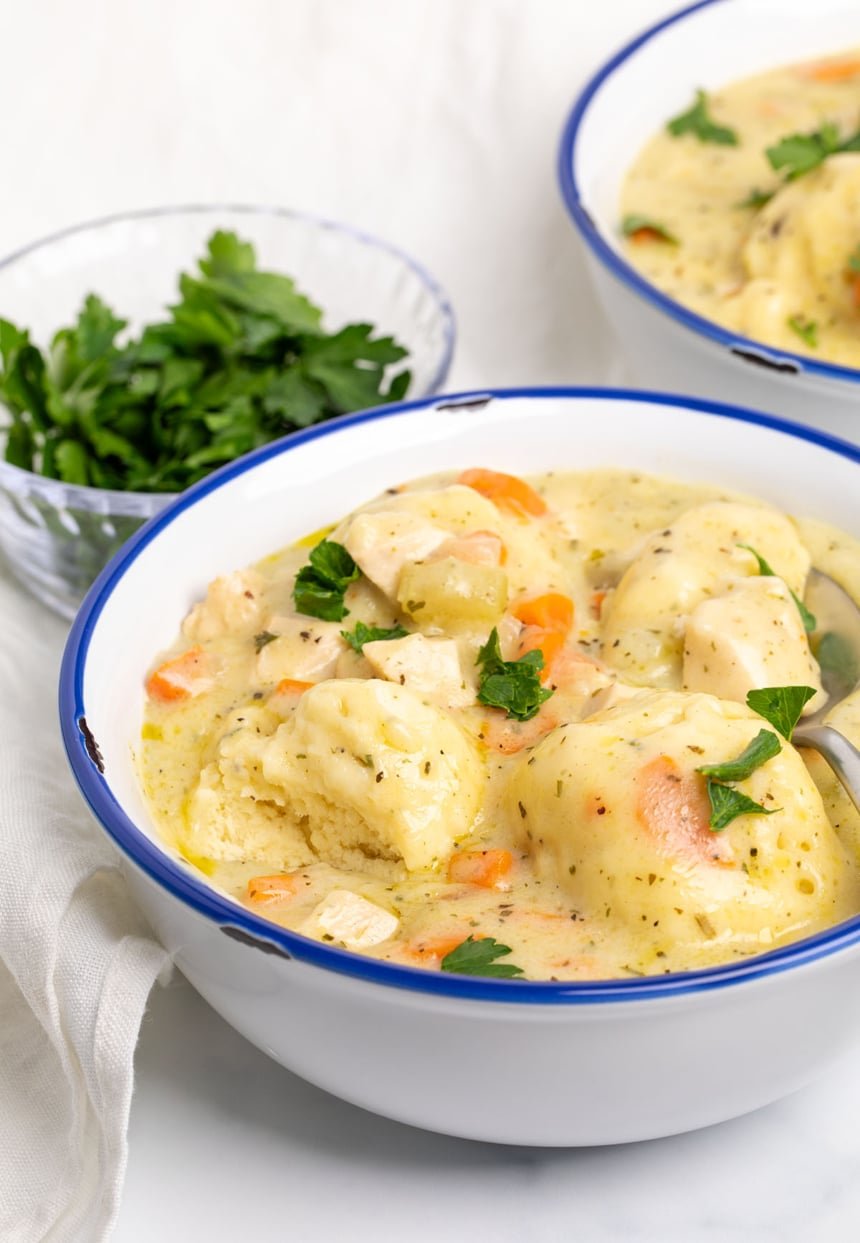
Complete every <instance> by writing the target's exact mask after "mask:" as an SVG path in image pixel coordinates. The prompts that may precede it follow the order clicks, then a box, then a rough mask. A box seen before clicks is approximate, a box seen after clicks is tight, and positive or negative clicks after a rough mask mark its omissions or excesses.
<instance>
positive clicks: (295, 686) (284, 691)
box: [274, 678, 315, 696]
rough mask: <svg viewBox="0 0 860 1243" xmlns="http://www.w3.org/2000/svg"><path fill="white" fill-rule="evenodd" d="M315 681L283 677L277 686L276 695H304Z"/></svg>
mask: <svg viewBox="0 0 860 1243" xmlns="http://www.w3.org/2000/svg"><path fill="white" fill-rule="evenodd" d="M314 685H315V683H313V682H297V681H296V679H295V678H281V680H280V682H279V683H278V685H277V686H276V687H275V690H274V694H276V695H296V696H298V695H304V693H305V691H309V690H310V689H311V687H312V686H314Z"/></svg>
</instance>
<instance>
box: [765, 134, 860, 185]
mask: <svg viewBox="0 0 860 1243" xmlns="http://www.w3.org/2000/svg"><path fill="white" fill-rule="evenodd" d="M856 138H857V135H855V136H854V138H849V139H847V140H846V142H845V143H843V142H841V141H840V138H839V130H838V128H837V127H836V126H835V125H832V124H827V125H822V127H821V129H817V130H813V131H812V132H811V133H809V134H789V135H788V136H787V137H785V138H783V139H781V140H780V141H779V142H778V143H776V144H775V145H774V146H773V147H768V148H767V149H766V151H765V155H766V156H767V158H768V162H769V163H770V166H771V168H773V169H776V171H777V172H780V171H785V173H786V180H787V181H794V180H795V178H797V177H802V176H803V175H804V173H810V172H812V170H813V169H814V168H818V166H819V164H823V163H824V161H825V160H826V159H827V157H828V156H829V155H834V154H835V153H836V152H837V151H845V150H850V149H851V144H852V143H853V142H854V141H856Z"/></svg>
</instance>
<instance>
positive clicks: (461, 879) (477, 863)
mask: <svg viewBox="0 0 860 1243" xmlns="http://www.w3.org/2000/svg"><path fill="white" fill-rule="evenodd" d="M513 862H514V857H513V855H512V854H511V852H510V851H509V850H463V851H461V852H460V853H459V854H456V855H452V856H451V859H450V861H449V863H448V880H449V881H451V882H452V884H455V885H480V886H481V888H482V889H506V888H507V887H508V885H507V882H506V881H505V877H506V876H507V874H508V872H510V870H511V867H512V866H513Z"/></svg>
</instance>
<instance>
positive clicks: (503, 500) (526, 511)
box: [457, 467, 547, 518]
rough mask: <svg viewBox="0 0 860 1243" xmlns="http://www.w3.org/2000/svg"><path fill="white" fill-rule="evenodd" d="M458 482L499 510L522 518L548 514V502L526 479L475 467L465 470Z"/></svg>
mask: <svg viewBox="0 0 860 1243" xmlns="http://www.w3.org/2000/svg"><path fill="white" fill-rule="evenodd" d="M457 482H458V483H462V484H465V486H466V487H467V488H474V489H475V491H476V492H480V494H481V496H485V497H486V498H487V500H488V501H492V502H493V504H494V505H495V506H496V507H497V508H498V509H504V510H507V511H508V513H512V514H518V515H519V516H520V517H521V518H529V517H532V518H539V517H540V516H541V515H542V514H545V513H546V509H547V507H546V502H545V501H544V500H543V499H542V498H541V497H540V496H538V494H537V492H535V490H534V488H533V487H531V485H530V484H527V483H526V481H525V480H524V479H518V478H517V476H516V475H505V474H503V473H502V472H501V471H497V470H484V469H483V468H481V467H475V468H474V469H472V470H464V471H463V473H462V475H460V477H459V479H458V480H457Z"/></svg>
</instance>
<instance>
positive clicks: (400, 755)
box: [261, 678, 486, 871]
mask: <svg viewBox="0 0 860 1243" xmlns="http://www.w3.org/2000/svg"><path fill="white" fill-rule="evenodd" d="M261 760H262V776H263V779H264V781H265V782H266V784H267V786H269V787H275V788H279V789H280V790H282V791H283V792H284V797H285V799H286V802H287V806H288V807H289V809H290V813H291V815H293V816H294V817H296V818H297V819H298V820H299V821H300V822H301V823H302V824H303V825H304V826H305V830H306V832H307V835H308V839H309V841H310V843H311V846H312V847H313V849H314V851H315V852H316V854H317V855H318V856H319V857H320V858H321V859H324V860H326V861H327V862H329V863H332V864H335V865H341V866H352V867H358V868H359V869H361V870H364V869H365V868H366V864H367V860H368V859H371V860H372V859H374V858H382V859H388V860H394V861H402V863H403V864H404V865H405V866H406V868H407V869H408V870H409V871H413V870H416V869H421V868H432V867H434V866H436V865H437V864H439V863H441V862H442V861H443V860H444V859H446V858H447V857H448V855H450V853H451V851H452V850H453V848H454V845H455V843H456V842H457V841H458V840H459V839H460V838H462V837H465V836H466V835H467V834H468V833H469V831H470V829H471V828H472V825H473V823H474V821H475V817H476V816H477V813H478V810H479V807H480V805H481V799H482V795H483V788H484V783H485V779H486V774H485V769H484V765H483V762H482V761H481V759H480V758H479V756H478V753H477V751H476V748H475V746H474V744H473V743H472V742H471V741H470V740H469V739H468V738H467V736H466V734H465V733H464V732H463V730H461V729H460V727H459V726H458V725H456V724H455V723H454V721H453V720H452V719H451V718H450V717H449V716H448V715H447V714H446V713H445V712H442V711H440V710H439V709H438V708H435V707H433V706H432V705H430V704H428V703H425V702H423V701H422V699H421V698H419V696H418V695H417V694H415V693H414V692H413V691H410V690H408V689H407V688H406V687H404V686H396V685H393V684H392V683H390V682H383V681H380V680H378V679H375V678H370V679H367V680H360V679H355V680H352V679H332V680H331V681H327V682H321V683H319V684H318V685H317V686H314V687H312V688H311V689H310V690H309V691H307V692H305V694H304V695H303V696H302V698H301V700H300V701H299V705H298V707H297V708H296V710H295V712H294V714H293V715H292V717H291V718H290V719H289V720H288V721H286V722H285V723H284V724H283V725H281V726H280V727H279V728H278V729H277V730H276V732H275V734H274V735H273V737H272V738H271V739H270V740H269V742H268V743H267V744H266V746H265V747H264V748H263V750H262V756H261Z"/></svg>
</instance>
